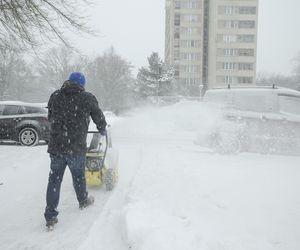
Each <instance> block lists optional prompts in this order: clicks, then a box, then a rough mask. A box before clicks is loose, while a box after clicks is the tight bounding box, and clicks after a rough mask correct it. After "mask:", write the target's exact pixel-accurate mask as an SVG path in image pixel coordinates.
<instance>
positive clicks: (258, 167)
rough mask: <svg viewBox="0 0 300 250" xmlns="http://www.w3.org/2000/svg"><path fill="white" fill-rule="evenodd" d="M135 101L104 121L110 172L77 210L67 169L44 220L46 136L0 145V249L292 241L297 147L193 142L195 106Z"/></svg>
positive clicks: (298, 196) (298, 194) (295, 243)
mask: <svg viewBox="0 0 300 250" xmlns="http://www.w3.org/2000/svg"><path fill="white" fill-rule="evenodd" d="M196 110H198V107H197V109H193V108H192V107H189V106H187V107H185V106H183V107H181V106H174V107H165V108H159V109H156V108H154V109H152V108H150V109H142V110H139V111H136V112H134V113H133V114H132V115H130V116H127V117H124V118H122V119H121V120H120V121H118V122H116V123H115V124H114V126H113V139H114V145H115V146H116V147H117V148H118V150H119V158H120V161H119V162H120V164H119V165H120V170H119V171H120V180H119V183H118V185H117V187H116V189H114V190H113V191H112V192H109V193H107V192H106V191H104V190H90V193H92V194H93V195H94V196H95V198H96V202H95V205H94V206H92V207H90V208H88V209H86V210H83V211H80V210H79V209H78V205H77V202H76V199H75V194H74V191H73V189H72V184H71V177H70V174H69V171H67V173H66V175H65V180H64V182H63V186H62V192H61V202H60V205H59V210H60V215H59V224H58V225H57V227H56V229H55V230H54V231H53V232H50V233H47V232H45V230H44V219H43V210H44V206H45V191H46V185H47V178H48V171H49V158H48V155H47V153H46V146H45V145H42V146H37V147H33V148H24V147H19V146H14V145H12V146H8V145H0V182H4V184H3V185H1V186H0V202H1V209H0V221H1V222H2V226H1V227H0V249H68V250H69V249H80V250H88V249H107V250H125V249H129V247H131V249H133V250H137V249H141V250H153V249H155V250H176V249H180V250H182V249H188V250H194V249H204V250H206V249H207V250H208V249H209V250H219V249H229V250H241V249H243V250H258V249H261V250H269V249H270V250H271V249H272V250H275V249H276V250H296V249H300V240H299V235H300V188H299V187H300V184H299V178H300V168H299V157H288V156H269V155H258V154H244V153H243V154H240V155H234V156H225V155H217V154H213V153H211V152H210V151H209V150H206V149H202V148H199V147H198V146H196V145H194V144H193V141H194V140H195V138H196V133H197V130H198V127H199V121H198V120H197V119H198V118H199V119H201V118H203V116H204V114H203V113H201V112H200V113H199V112H197V111H196Z"/></svg>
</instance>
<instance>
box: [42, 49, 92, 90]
mask: <svg viewBox="0 0 300 250" xmlns="http://www.w3.org/2000/svg"><path fill="white" fill-rule="evenodd" d="M86 64H87V59H86V58H84V57H83V56H80V55H78V54H76V53H75V52H74V51H73V50H72V49H70V48H68V47H66V46H60V47H57V48H52V49H50V50H48V51H47V52H46V53H45V55H44V56H43V59H41V60H40V59H37V63H36V65H37V73H38V76H37V77H38V78H39V79H40V82H41V85H42V86H45V85H46V88H47V89H48V90H49V91H50V92H52V91H53V90H54V89H58V88H60V87H61V85H62V84H63V82H64V81H65V80H66V79H67V78H68V76H69V74H70V73H71V72H72V71H81V70H82V69H83V68H84V67H85V65H86Z"/></svg>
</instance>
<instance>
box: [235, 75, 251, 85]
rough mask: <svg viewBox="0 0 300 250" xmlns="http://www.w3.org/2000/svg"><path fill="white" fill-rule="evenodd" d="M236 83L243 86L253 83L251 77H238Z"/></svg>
mask: <svg viewBox="0 0 300 250" xmlns="http://www.w3.org/2000/svg"><path fill="white" fill-rule="evenodd" d="M237 80H238V83H243V84H251V83H253V77H247V76H239V77H238V78H237Z"/></svg>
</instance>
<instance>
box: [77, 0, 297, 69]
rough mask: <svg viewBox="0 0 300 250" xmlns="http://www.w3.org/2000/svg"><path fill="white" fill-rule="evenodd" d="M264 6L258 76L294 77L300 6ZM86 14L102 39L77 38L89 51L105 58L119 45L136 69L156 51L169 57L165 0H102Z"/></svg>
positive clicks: (288, 1)
mask: <svg viewBox="0 0 300 250" xmlns="http://www.w3.org/2000/svg"><path fill="white" fill-rule="evenodd" d="M259 2H260V3H259V17H258V18H259V21H258V51H257V53H258V55H257V71H258V72H267V73H273V72H276V73H281V74H289V73H291V71H292V67H293V65H292V59H293V57H294V56H295V55H296V54H297V53H298V52H300V1H299V0H260V1H259ZM86 14H87V15H89V14H90V17H91V20H90V24H91V26H93V28H95V29H96V30H98V36H97V37H92V38H88V39H86V38H85V39H84V38H82V39H77V38H76V41H77V42H75V44H76V45H78V46H79V47H80V48H81V49H82V50H83V52H85V53H88V54H89V55H91V54H93V55H95V54H101V53H102V52H103V51H104V50H106V49H107V48H109V47H110V46H113V47H114V48H115V49H116V52H117V53H118V54H120V55H121V56H122V57H123V58H125V59H126V60H128V61H130V62H131V63H132V65H133V66H135V67H136V70H137V69H138V68H140V67H142V66H145V65H147V57H148V56H149V55H150V54H151V52H152V51H157V52H159V54H160V55H161V57H162V58H163V56H164V45H165V41H164V38H165V37H164V34H165V0H126V1H125V0H99V2H98V3H97V5H96V6H94V7H93V8H92V10H91V11H90V12H88V13H86ZM136 70H135V71H136Z"/></svg>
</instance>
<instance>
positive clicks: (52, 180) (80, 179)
mask: <svg viewBox="0 0 300 250" xmlns="http://www.w3.org/2000/svg"><path fill="white" fill-rule="evenodd" d="M50 158H51V165H50V168H51V170H50V174H49V180H48V187H47V206H46V209H45V214H44V215H45V219H46V220H51V219H52V218H54V217H56V216H57V215H58V211H57V206H58V203H59V195H60V187H61V182H62V180H63V176H64V172H65V169H66V166H67V165H68V167H69V169H70V171H71V174H72V178H73V186H74V189H75V192H76V196H77V200H78V202H79V203H81V202H83V201H84V200H85V199H86V198H87V195H88V193H87V190H86V181H85V175H84V168H85V156H78V155H77V156H75V155H67V154H63V155H50Z"/></svg>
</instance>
